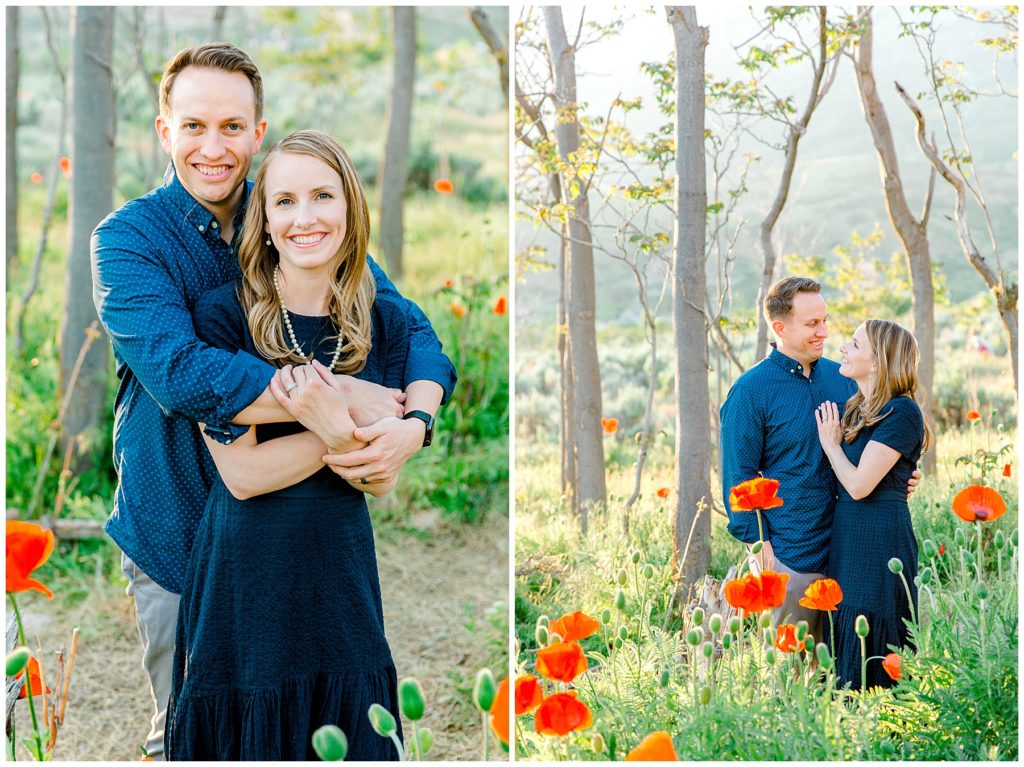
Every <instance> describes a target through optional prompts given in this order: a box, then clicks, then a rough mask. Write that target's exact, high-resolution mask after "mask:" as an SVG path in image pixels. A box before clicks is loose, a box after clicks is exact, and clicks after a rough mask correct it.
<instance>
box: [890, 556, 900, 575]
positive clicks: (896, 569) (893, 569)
mask: <svg viewBox="0 0 1024 767" xmlns="http://www.w3.org/2000/svg"><path fill="white" fill-rule="evenodd" d="M889 572H890V573H894V574H896V575H899V574H900V573H902V572H903V562H902V561H901V560H900V558H899V557H893V558H892V559H890V560H889Z"/></svg>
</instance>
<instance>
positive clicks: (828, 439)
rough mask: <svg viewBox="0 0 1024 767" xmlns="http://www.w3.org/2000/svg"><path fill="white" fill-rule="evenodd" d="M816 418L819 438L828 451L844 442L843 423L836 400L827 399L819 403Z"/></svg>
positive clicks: (815, 412)
mask: <svg viewBox="0 0 1024 767" xmlns="http://www.w3.org/2000/svg"><path fill="white" fill-rule="evenodd" d="M814 420H815V421H817V423H818V440H819V441H820V442H821V446H822V448H823V449H824V450H825V451H826V452H828V449H829V448H831V447H838V446H839V445H840V444H841V443H842V441H843V423H842V419H840V417H839V407H838V406H837V405H836V403H835V402H829V401H826V402H822V403H821V404H820V405H818V407H817V408H816V409H815V411H814Z"/></svg>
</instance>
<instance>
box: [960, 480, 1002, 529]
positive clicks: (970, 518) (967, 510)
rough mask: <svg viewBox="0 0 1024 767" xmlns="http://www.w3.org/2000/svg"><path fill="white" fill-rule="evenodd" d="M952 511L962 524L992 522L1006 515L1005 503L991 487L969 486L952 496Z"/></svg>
mask: <svg viewBox="0 0 1024 767" xmlns="http://www.w3.org/2000/svg"><path fill="white" fill-rule="evenodd" d="M953 511H954V512H956V515H957V516H958V517H960V519H962V520H963V521H964V522H994V521H995V520H997V519H999V518H1000V517H1001V516H1003V514H1005V513H1006V503H1005V502H1004V501H1003V497H1002V496H1001V495H999V493H997V492H996V491H995V490H993V489H992V488H991V487H985V486H984V485H971V486H970V487H965V488H964V489H963V490H961V491H960V492H959V493H957V494H956V496H954V498H953Z"/></svg>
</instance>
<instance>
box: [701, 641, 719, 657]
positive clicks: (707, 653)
mask: <svg viewBox="0 0 1024 767" xmlns="http://www.w3.org/2000/svg"><path fill="white" fill-rule="evenodd" d="M700 651H701V653H703V655H704V657H705V658H710V657H711V656H712V655H714V654H715V646H714V645H713V644H711V642H705V643H704V644H702V645H701V646H700Z"/></svg>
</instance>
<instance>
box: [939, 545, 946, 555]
mask: <svg viewBox="0 0 1024 767" xmlns="http://www.w3.org/2000/svg"><path fill="white" fill-rule="evenodd" d="M945 553H946V544H942V545H941V546H939V554H945Z"/></svg>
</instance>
